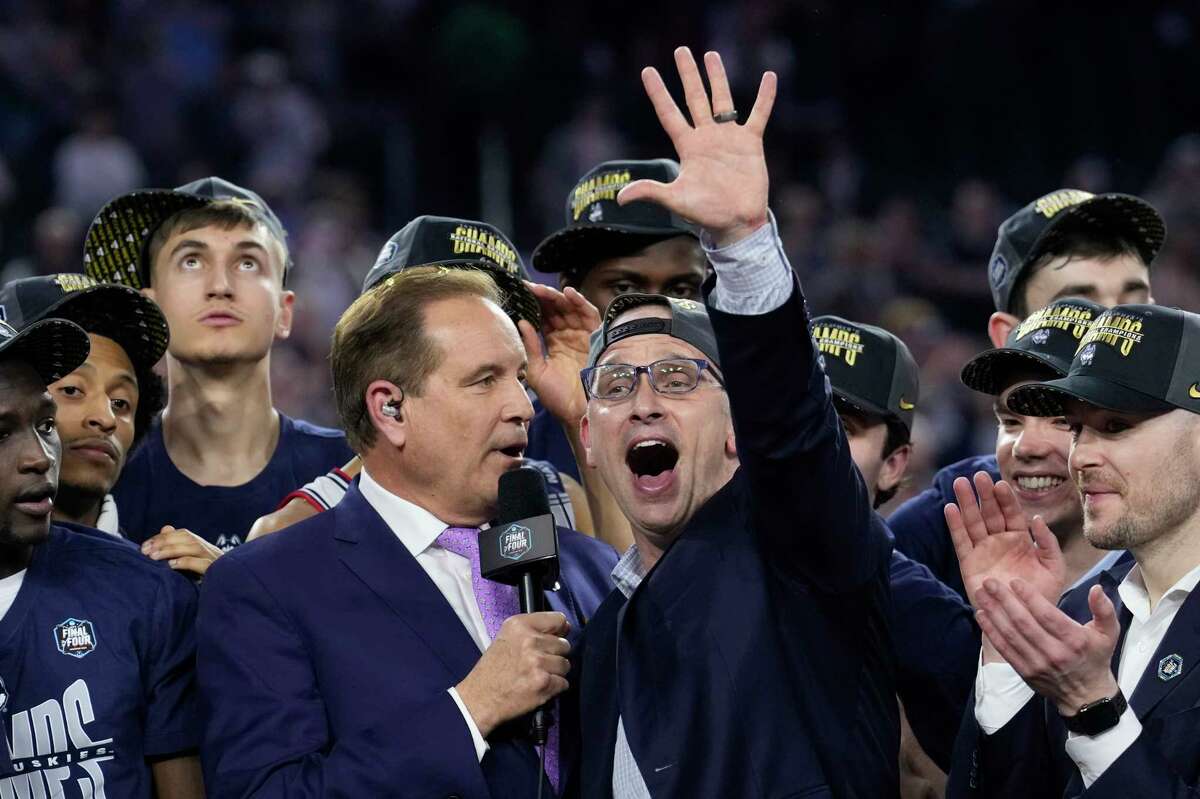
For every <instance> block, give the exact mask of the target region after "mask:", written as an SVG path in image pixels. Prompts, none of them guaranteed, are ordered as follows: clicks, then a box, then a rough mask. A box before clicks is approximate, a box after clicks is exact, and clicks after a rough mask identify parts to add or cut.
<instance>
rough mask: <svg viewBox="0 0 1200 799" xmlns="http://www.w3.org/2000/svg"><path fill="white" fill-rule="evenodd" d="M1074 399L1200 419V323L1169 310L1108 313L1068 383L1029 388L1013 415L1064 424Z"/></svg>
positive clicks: (1020, 392)
mask: <svg viewBox="0 0 1200 799" xmlns="http://www.w3.org/2000/svg"><path fill="white" fill-rule="evenodd" d="M1068 399H1077V400H1082V401H1083V402H1086V403H1089V404H1091V405H1095V406H1097V407H1100V408H1107V409H1108V410H1114V411H1125V412H1130V413H1163V412H1166V411H1170V410H1173V409H1175V408H1183V409H1184V410H1187V411H1191V412H1193V413H1200V316H1197V315H1196V314H1194V313H1189V312H1187V311H1181V310H1179V309H1178V308H1167V307H1164V306H1161V305H1118V306H1116V307H1114V308H1112V309H1110V310H1108V311H1105V312H1104V313H1103V314H1101V315H1100V316H1099V317H1098V318H1097V319H1096V321H1095V322H1093V323H1092V326H1091V328H1089V329H1088V331H1087V333H1085V334H1084V336H1083V339H1082V340H1081V341H1080V342H1079V350H1078V351H1077V352H1076V353H1075V358H1074V360H1072V361H1071V369H1070V371H1069V372H1068V373H1067V375H1066V377H1063V378H1060V379H1058V380H1051V381H1049V382H1045V383H1030V384H1029V385H1025V386H1021V387H1020V388H1018V389H1016V390H1015V391H1013V393H1012V394H1011V395H1009V398H1008V407H1009V408H1011V409H1012V410H1013V411H1015V412H1016V413H1019V414H1022V415H1024V416H1062V415H1063V407H1064V401H1065V400H1068Z"/></svg>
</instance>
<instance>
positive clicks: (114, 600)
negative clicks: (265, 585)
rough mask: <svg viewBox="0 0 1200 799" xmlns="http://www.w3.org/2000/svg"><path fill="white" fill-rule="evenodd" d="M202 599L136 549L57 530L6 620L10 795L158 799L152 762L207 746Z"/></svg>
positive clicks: (0, 782) (2, 759)
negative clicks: (202, 742)
mask: <svg viewBox="0 0 1200 799" xmlns="http://www.w3.org/2000/svg"><path fill="white" fill-rule="evenodd" d="M196 600H197V591H196V588H195V586H193V585H192V584H191V583H190V582H188V580H186V579H185V578H184V577H182V576H181V575H179V574H177V573H175V572H173V571H172V570H171V569H169V568H167V567H166V566H165V565H164V564H161V563H155V562H153V561H151V560H148V559H147V558H145V557H143V556H142V554H141V553H140V552H138V550H137V548H136V547H134V546H133V545H131V544H130V543H129V542H127V541H121V540H119V539H116V538H114V537H112V536H110V535H108V534H107V533H102V532H99V531H98V530H91V529H90V528H85V527H77V526H75V525H62V526H58V525H55V526H53V527H51V528H50V537H49V540H47V541H46V542H45V543H43V544H41V545H39V546H38V547H37V548H35V549H34V555H33V561H32V562H31V563H30V565H29V568H28V569H27V570H26V572H25V578H24V581H23V582H22V584H21V589H20V591H18V593H17V596H16V599H15V600H14V601H13V604H12V607H10V608H9V610H8V613H6V614H5V615H4V617H3V618H2V619H0V720H3V723H4V734H5V737H6V739H7V744H8V746H7V748H0V796H4V797H13V796H21V797H23V796H31V797H64V799H75V798H76V797H79V798H80V799H84V798H86V799H93V797H101V796H109V797H121V799H126V797H129V798H130V799H139V797H145V798H146V799H149V797H151V796H152V795H153V784H152V777H151V773H150V768H149V766H148V765H147V763H146V759H147V758H154V757H161V756H165V755H173V754H177V753H182V752H186V751H188V750H192V749H195V748H196V747H197V746H198V745H199V738H200V736H199V723H198V720H197V717H196V707H195V701H196V698H195V671H194V668H195V663H194V661H195V657H196V642H195V638H194V635H193V629H194V623H195V617H196ZM10 753H11V757H10Z"/></svg>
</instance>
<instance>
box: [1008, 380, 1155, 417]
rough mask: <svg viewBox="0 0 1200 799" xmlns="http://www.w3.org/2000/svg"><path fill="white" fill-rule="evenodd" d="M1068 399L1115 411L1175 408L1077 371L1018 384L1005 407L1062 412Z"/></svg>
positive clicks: (1033, 412) (1031, 413)
mask: <svg viewBox="0 0 1200 799" xmlns="http://www.w3.org/2000/svg"><path fill="white" fill-rule="evenodd" d="M1071 400H1078V401H1080V402H1086V403H1087V404H1089V405H1095V406H1096V407H1097V408H1104V409H1105V410H1110V411H1117V412H1118V413H1165V412H1166V411H1170V410H1174V408H1175V406H1174V405H1172V404H1171V403H1169V402H1167V401H1166V400H1163V399H1159V398H1158V397H1152V396H1150V395H1149V394H1143V393H1142V392H1140V391H1138V390H1136V389H1132V388H1129V387H1128V386H1122V385H1120V384H1119V383H1114V382H1113V381H1111V380H1105V379H1104V378H1100V377H1094V376H1092V375H1080V374H1077V375H1068V376H1067V377H1064V378H1061V379H1059V380H1051V381H1050V382H1048V383H1031V384H1029V385H1027V386H1021V387H1020V388H1018V389H1016V390H1015V391H1013V393H1012V394H1010V395H1009V396H1008V407H1009V410H1011V411H1013V412H1014V413H1018V414H1020V415H1022V416H1062V415H1063V412H1064V409H1065V407H1066V403H1067V402H1069V401H1071Z"/></svg>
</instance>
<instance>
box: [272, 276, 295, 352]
mask: <svg viewBox="0 0 1200 799" xmlns="http://www.w3.org/2000/svg"><path fill="white" fill-rule="evenodd" d="M295 305H296V292H294V291H288V290H287V289H285V290H283V291H281V292H280V293H279V318H278V319H277V320H276V321H275V338H277V339H279V340H281V341H282V340H283V339H285V338H287V337H288V336H290V335H292V313H293V311H294V310H295V308H294V306H295Z"/></svg>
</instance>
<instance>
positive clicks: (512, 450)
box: [496, 444, 525, 458]
mask: <svg viewBox="0 0 1200 799" xmlns="http://www.w3.org/2000/svg"><path fill="white" fill-rule="evenodd" d="M496 451H497V452H501V453H503V454H505V455H507V456H508V457H510V458H520V457H521V456H523V455H524V454H525V445H524V444H513V445H512V446H511V447H501V448H500V449H498V450H496Z"/></svg>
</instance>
